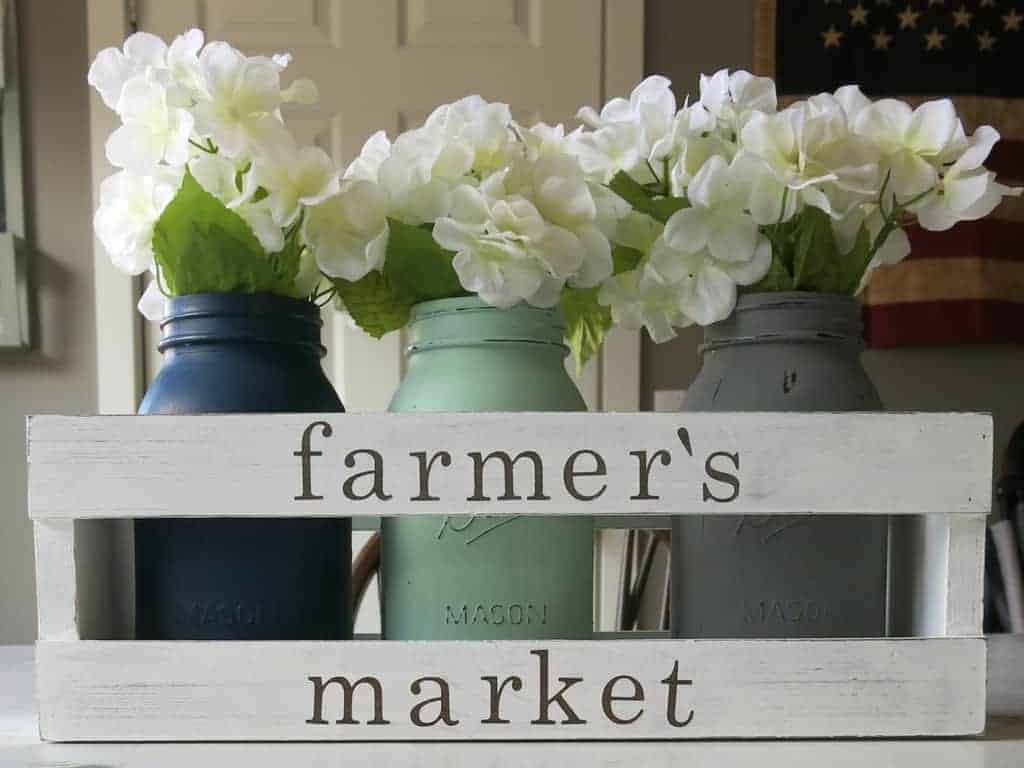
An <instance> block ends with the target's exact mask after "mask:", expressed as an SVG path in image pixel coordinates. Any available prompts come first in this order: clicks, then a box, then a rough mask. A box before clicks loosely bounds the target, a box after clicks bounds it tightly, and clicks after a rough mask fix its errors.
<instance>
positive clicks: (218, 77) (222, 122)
mask: <svg viewBox="0 0 1024 768" xmlns="http://www.w3.org/2000/svg"><path fill="white" fill-rule="evenodd" d="M199 67H200V69H201V71H202V76H203V80H204V82H205V84H206V90H207V94H206V97H205V98H203V99H201V100H200V101H199V102H198V103H197V104H196V105H195V107H194V110H193V112H194V114H195V119H196V130H197V132H198V133H199V135H201V136H208V137H210V138H212V139H213V141H214V143H215V144H216V145H217V147H218V148H219V149H220V151H221V152H224V153H225V154H226V155H228V156H229V157H237V156H241V155H244V154H246V153H247V152H248V150H249V147H250V144H251V143H252V142H253V141H254V139H258V138H260V137H262V136H263V134H262V133H261V131H262V130H264V129H265V126H266V123H265V122H264V121H265V120H266V119H267V118H268V117H269V118H270V119H274V117H273V116H274V115H275V113H276V112H277V110H278V108H279V107H280V106H281V78H280V68H279V66H278V65H277V64H275V63H274V62H273V61H272V60H270V59H268V58H266V57H264V56H253V57H247V56H245V55H244V54H242V53H241V52H239V51H237V50H235V49H234V48H232V47H231V46H230V45H228V44H227V43H224V42H219V41H217V42H212V43H209V44H208V45H207V46H206V47H205V48H204V49H203V51H202V53H200V54H199Z"/></svg>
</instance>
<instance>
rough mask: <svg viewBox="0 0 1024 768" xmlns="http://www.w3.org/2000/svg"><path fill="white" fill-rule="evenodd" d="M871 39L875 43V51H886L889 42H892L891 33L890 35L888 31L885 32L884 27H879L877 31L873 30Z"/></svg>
mask: <svg viewBox="0 0 1024 768" xmlns="http://www.w3.org/2000/svg"><path fill="white" fill-rule="evenodd" d="M871 39H872V40H873V41H874V43H875V50H876V51H888V50H889V43H891V42H892V35H890V34H889V33H888V32H886V31H885V29H884V28H883V29H880V30H878V31H877V32H875V34H873V35H872V36H871Z"/></svg>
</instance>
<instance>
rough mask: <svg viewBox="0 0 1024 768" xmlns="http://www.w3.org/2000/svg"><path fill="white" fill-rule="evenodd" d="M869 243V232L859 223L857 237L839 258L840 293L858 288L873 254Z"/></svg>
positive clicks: (854, 292)
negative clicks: (848, 250)
mask: <svg viewBox="0 0 1024 768" xmlns="http://www.w3.org/2000/svg"><path fill="white" fill-rule="evenodd" d="M871 245H872V244H871V233H870V232H868V228H867V227H866V226H864V225H863V224H861V227H860V230H859V231H858V232H857V239H856V241H854V243H853V248H852V249H851V250H850V252H849V253H847V254H844V255H843V256H841V257H840V259H839V268H840V280H841V290H840V293H845V294H849V295H850V296H853V295H855V294H856V293H857V289H858V288H860V281H861V279H862V278H863V277H864V272H865V271H866V270H867V268H868V264H870V263H871V258H872V257H873V256H874V252H873V250H872V247H871Z"/></svg>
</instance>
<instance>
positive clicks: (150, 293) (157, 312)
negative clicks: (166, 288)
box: [137, 275, 167, 323]
mask: <svg viewBox="0 0 1024 768" xmlns="http://www.w3.org/2000/svg"><path fill="white" fill-rule="evenodd" d="M137 307H138V310H139V312H140V313H141V314H142V316H143V317H144V318H146V319H147V320H148V321H149V322H151V323H162V322H163V319H164V315H166V314H167V297H166V296H164V294H163V293H162V292H161V290H160V285H159V284H158V283H157V278H156V276H155V275H154V276H153V278H152V279H151V280H150V281H149V284H148V285H146V290H144V291H143V292H142V296H141V297H140V298H139V303H138V304H137Z"/></svg>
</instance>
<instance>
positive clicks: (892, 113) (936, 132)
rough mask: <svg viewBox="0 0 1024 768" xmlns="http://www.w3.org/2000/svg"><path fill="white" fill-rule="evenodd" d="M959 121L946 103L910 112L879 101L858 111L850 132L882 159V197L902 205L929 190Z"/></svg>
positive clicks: (898, 104) (890, 101)
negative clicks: (872, 146) (892, 197)
mask: <svg viewBox="0 0 1024 768" xmlns="http://www.w3.org/2000/svg"><path fill="white" fill-rule="evenodd" d="M958 125H959V120H958V119H957V116H956V108H955V107H954V106H953V102H951V101H950V100H949V99H942V100H939V101H928V102H925V103H924V104H922V105H921V106H919V107H918V108H917V109H911V108H910V106H909V105H908V104H906V103H905V102H902V101H899V100H897V99H881V100H879V101H876V102H875V103H873V104H871V105H869V106H866V107H864V108H863V109H861V110H860V112H859V113H858V115H857V118H856V120H855V121H854V131H856V133H858V134H859V135H861V136H864V137H866V138H867V139H869V140H870V141H871V142H873V143H874V144H875V145H876V146H877V147H878V148H879V149H880V150H881V152H882V154H883V156H884V162H883V171H882V173H883V176H888V178H889V184H888V187H887V188H886V197H890V193H892V195H895V197H896V201H897V202H899V203H906V202H909V201H910V200H912V199H913V198H915V197H917V196H918V195H920V194H922V193H923V192H927V191H928V190H929V189H932V188H933V187H934V186H935V185H936V183H937V182H938V178H939V173H938V166H939V164H940V158H942V157H943V156H944V154H945V153H946V151H947V149H948V147H949V145H950V143H951V142H953V141H954V140H955V139H956V137H957V127H958Z"/></svg>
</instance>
